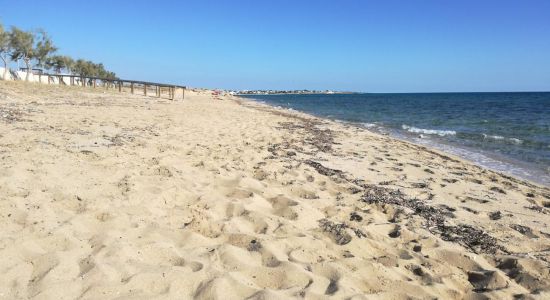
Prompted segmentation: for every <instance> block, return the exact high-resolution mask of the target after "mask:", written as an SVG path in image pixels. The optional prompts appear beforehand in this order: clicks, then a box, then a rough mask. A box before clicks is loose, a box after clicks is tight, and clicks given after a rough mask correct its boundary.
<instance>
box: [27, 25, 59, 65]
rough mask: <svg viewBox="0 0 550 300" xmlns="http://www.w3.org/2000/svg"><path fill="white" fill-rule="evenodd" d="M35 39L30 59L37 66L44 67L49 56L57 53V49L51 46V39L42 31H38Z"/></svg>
mask: <svg viewBox="0 0 550 300" xmlns="http://www.w3.org/2000/svg"><path fill="white" fill-rule="evenodd" d="M36 37H37V40H38V42H37V43H36V45H35V46H34V51H33V57H32V58H33V59H35V60H36V65H37V66H39V67H44V66H45V63H46V61H47V60H48V58H49V56H50V55H51V54H52V53H54V52H55V51H57V48H56V47H55V46H54V45H53V42H52V39H51V38H50V36H49V35H48V34H47V33H46V32H45V31H44V30H42V29H40V30H38V34H37V35H36Z"/></svg>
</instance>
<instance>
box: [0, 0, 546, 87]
mask: <svg viewBox="0 0 550 300" xmlns="http://www.w3.org/2000/svg"><path fill="white" fill-rule="evenodd" d="M0 8H1V12H0V19H1V22H2V23H3V24H4V25H5V26H6V25H7V26H11V25H16V26H19V27H22V28H24V29H33V28H38V27H41V28H44V29H45V30H46V31H48V32H49V33H50V34H51V35H52V37H53V39H54V41H55V42H56V44H57V45H58V47H59V48H60V50H59V52H60V53H61V54H68V55H71V56H73V57H75V58H79V57H82V58H87V59H91V60H94V61H97V62H103V63H104V64H105V65H106V66H107V67H108V68H110V69H112V70H113V71H115V72H116V73H117V75H119V76H120V77H121V78H127V79H138V80H149V81H159V82H171V83H176V84H184V85H189V86H197V87H210V88H227V89H267V88H272V89H301V88H308V89H335V90H352V91H365V92H434V91H550V1H548V0H540V1H535V0H533V1H530V0H525V1H519V0H509V1H508V0H498V1H497V0H483V1H481V0H476V1H466V0H456V1H437V0H433V1H428V0H418V1H412V0H411V1H409V0H403V1H387V0H384V1H382V0H380V1H361V0H356V1H347V0H339V1H298V0H294V1H260V0H256V1H199V0H196V1H162V0H157V1H116V0H110V1H75V0H71V1H65V0H55V1H32V0H28V1H13V0H11V1H8V0H0Z"/></svg>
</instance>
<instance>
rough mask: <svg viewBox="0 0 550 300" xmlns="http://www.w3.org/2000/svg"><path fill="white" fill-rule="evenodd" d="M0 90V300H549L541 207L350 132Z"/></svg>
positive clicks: (437, 156) (442, 158)
mask: <svg viewBox="0 0 550 300" xmlns="http://www.w3.org/2000/svg"><path fill="white" fill-rule="evenodd" d="M176 99H177V101H170V100H167V99H158V98H154V97H145V96H141V95H131V94H129V93H118V92H114V91H112V90H109V91H105V90H104V89H102V88H97V89H92V88H81V87H61V86H54V85H52V86H48V85H40V84H36V83H34V84H33V83H24V82H4V81H0V157H1V159H0V164H1V166H0V226H1V228H2V229H1V230H0V299H28V298H33V299H77V298H78V299H113V298H117V299H152V298H155V299H290V298H306V299H326V298H334V299H411V298H412V299H433V298H439V299H549V298H550V273H549V272H550V271H549V270H550V189H549V188H548V187H544V186H540V185H537V184H534V183H530V182H527V181H523V180H520V179H516V178H514V177H511V176H507V175H504V174H499V173H496V172H493V171H490V170H487V169H484V168H481V167H479V166H476V165H473V164H471V163H469V162H467V161H464V160H462V159H460V158H457V157H455V156H452V155H447V154H444V153H441V152H439V151H435V150H432V149H428V148H426V147H423V146H419V145H414V144H411V143H408V142H404V141H399V140H396V139H393V138H391V137H388V136H383V135H379V134H376V133H373V132H369V131H367V130H365V129H363V128H358V127H355V126H352V125H349V124H343V123H336V122H332V121H328V120H323V119H319V118H315V117H312V116H309V115H306V114H302V113H298V112H294V111H286V110H280V109H276V108H273V107H269V106H267V105H264V104H260V103H256V102H253V101H250V100H245V99H242V98H239V97H235V96H217V95H213V94H212V92H211V91H207V90H202V91H187V92H186V98H185V100H184V101H182V100H181V95H180V96H178V95H176Z"/></svg>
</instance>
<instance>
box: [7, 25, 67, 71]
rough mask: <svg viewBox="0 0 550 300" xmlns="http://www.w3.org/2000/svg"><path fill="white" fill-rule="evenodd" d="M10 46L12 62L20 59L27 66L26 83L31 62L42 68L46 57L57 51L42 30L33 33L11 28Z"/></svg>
mask: <svg viewBox="0 0 550 300" xmlns="http://www.w3.org/2000/svg"><path fill="white" fill-rule="evenodd" d="M10 44H11V47H12V52H11V58H12V59H14V60H19V59H22V60H23V62H25V65H26V66H27V77H26V78H25V80H26V81H29V75H30V73H31V71H32V61H33V60H35V61H36V62H37V65H38V66H43V65H44V63H45V61H46V60H47V58H48V56H49V55H50V54H51V53H53V52H55V51H56V50H57V48H55V47H54V45H53V42H52V40H51V39H50V37H49V36H48V35H47V34H46V32H45V31H44V30H39V31H38V33H34V32H31V31H23V30H21V29H19V28H17V27H12V29H11V32H10Z"/></svg>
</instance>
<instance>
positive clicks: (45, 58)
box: [0, 24, 117, 81]
mask: <svg viewBox="0 0 550 300" xmlns="http://www.w3.org/2000/svg"><path fill="white" fill-rule="evenodd" d="M57 50H58V48H57V47H56V46H55V45H54V42H53V40H52V38H51V37H50V36H49V35H48V34H47V32H46V31H44V30H42V29H38V30H29V31H26V30H22V29H20V28H18V27H15V26H12V27H11V29H10V30H6V29H5V28H4V26H3V25H2V24H0V59H1V60H2V62H3V67H4V72H3V74H2V78H3V79H4V80H5V79H6V78H7V74H8V72H9V63H10V62H19V61H22V62H23V63H24V64H25V67H26V68H25V71H26V77H25V80H26V81H29V76H30V74H31V73H32V71H33V69H35V68H39V69H40V72H42V71H43V70H51V71H53V72H55V73H56V74H62V73H65V74H73V75H80V76H86V77H101V78H106V79H116V78H117V77H116V74H115V73H114V72H112V71H109V70H107V69H106V68H105V66H104V65H103V63H95V62H92V61H90V60H86V59H76V60H75V59H73V58H71V57H70V56H67V55H59V54H56V53H57Z"/></svg>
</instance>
